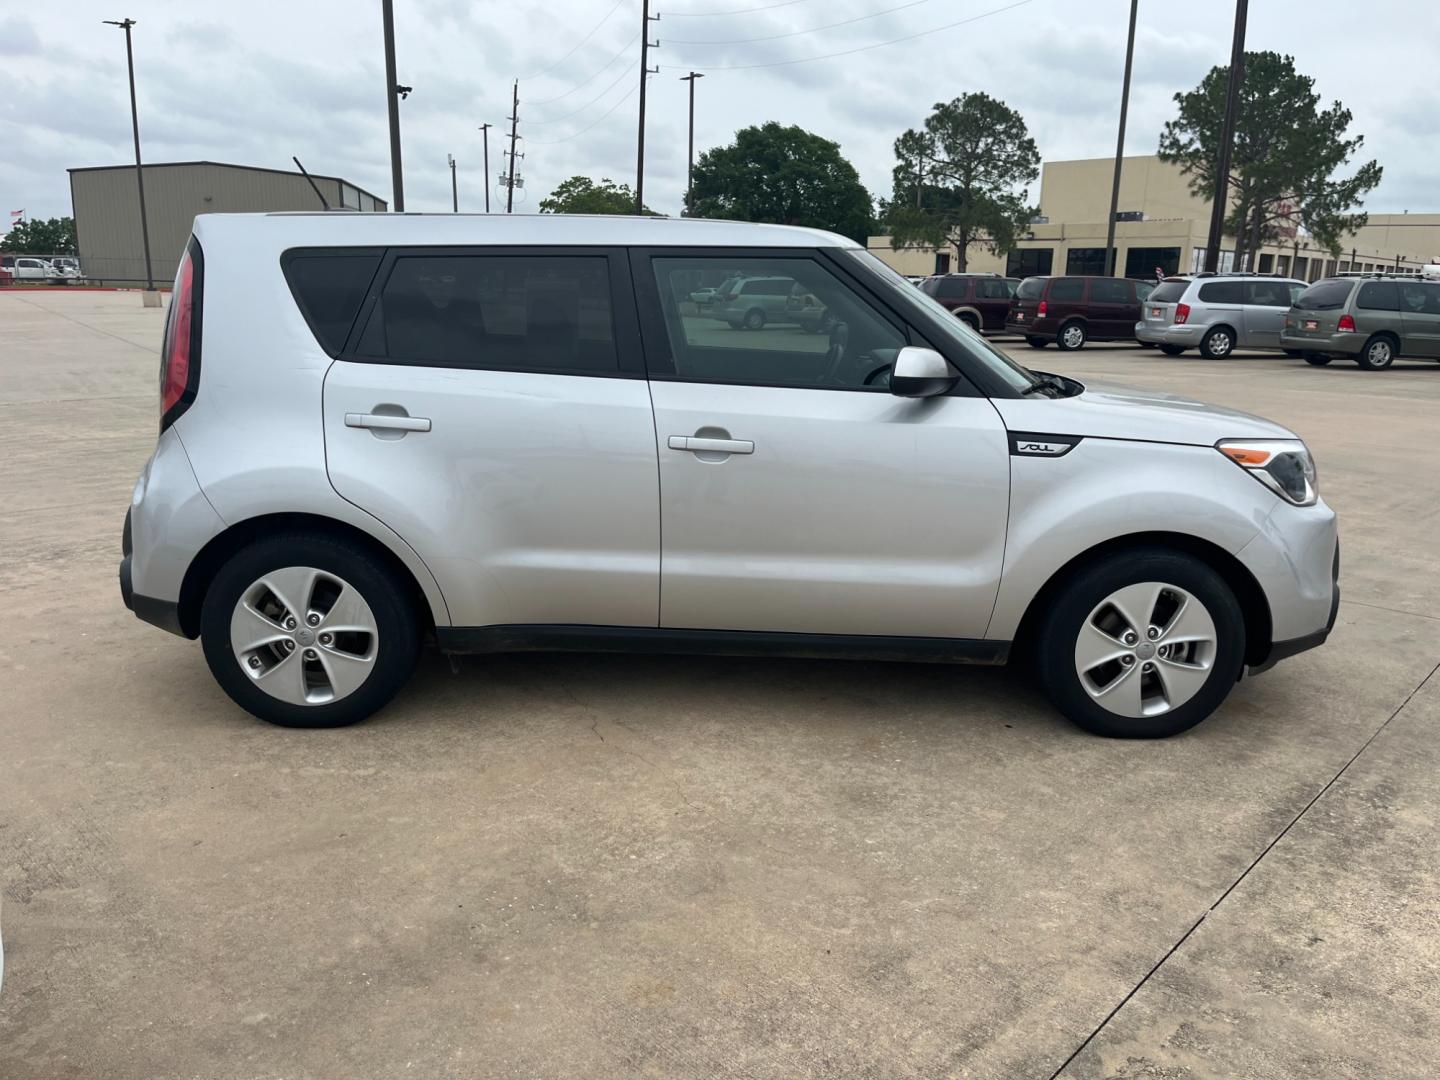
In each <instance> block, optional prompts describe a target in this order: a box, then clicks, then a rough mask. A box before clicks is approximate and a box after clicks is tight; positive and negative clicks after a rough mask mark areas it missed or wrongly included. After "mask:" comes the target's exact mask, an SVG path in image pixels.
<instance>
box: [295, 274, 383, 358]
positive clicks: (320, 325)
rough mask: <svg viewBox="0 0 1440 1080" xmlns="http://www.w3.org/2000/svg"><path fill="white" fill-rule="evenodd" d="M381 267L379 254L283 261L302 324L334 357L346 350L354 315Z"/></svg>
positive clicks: (358, 312)
mask: <svg viewBox="0 0 1440 1080" xmlns="http://www.w3.org/2000/svg"><path fill="white" fill-rule="evenodd" d="M379 267H380V252H378V251H376V252H361V253H359V254H354V255H303V254H296V255H291V256H288V257H287V258H286V259H285V280H286V281H288V282H289V283H290V292H291V293H292V294H293V295H294V297H295V303H296V304H298V305H299V307H300V312H301V314H303V315H304V316H305V321H306V322H308V323H309V324H310V329H311V331H312V332H313V333H314V334H315V338H316V340H317V341H319V342H320V346H321V348H323V349H324V350H325V351H326V352H327V353H329V354H330V355H331V356H335V355H336V354H338V353H339V352H340V350H341V349H343V348H344V347H345V339H346V338H347V337H348V336H349V335H350V327H351V325H352V324H353V323H354V322H355V316H356V315H358V314H360V305H361V304H362V303H364V301H365V294H366V293H367V292H368V291H369V290H370V281H371V279H373V278H374V277H375V271H376V270H377V269H379Z"/></svg>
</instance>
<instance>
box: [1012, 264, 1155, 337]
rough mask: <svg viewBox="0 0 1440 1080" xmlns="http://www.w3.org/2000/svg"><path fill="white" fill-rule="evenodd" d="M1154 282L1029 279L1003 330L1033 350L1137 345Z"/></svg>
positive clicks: (1114, 279)
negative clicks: (1142, 307) (1098, 344)
mask: <svg viewBox="0 0 1440 1080" xmlns="http://www.w3.org/2000/svg"><path fill="white" fill-rule="evenodd" d="M1154 287H1155V286H1154V283H1153V282H1149V281H1133V280H1131V279H1130V278H1117V277H1029V278H1026V279H1025V280H1024V281H1022V282H1020V287H1019V288H1018V289H1016V290H1015V299H1014V300H1013V301H1011V304H1010V314H1009V316H1008V317H1007V318H1006V320H1005V330H1006V332H1007V333H1011V334H1022V335H1024V337H1025V343H1026V344H1027V345H1029V346H1030V347H1031V348H1032V349H1043V348H1044V347H1045V346H1046V345H1048V344H1050V342H1052V341H1053V342H1055V344H1056V345H1057V346H1059V348H1061V349H1064V350H1067V351H1068V350H1070V349H1079V348H1082V347H1083V346H1084V344H1085V343H1086V342H1087V341H1134V340H1135V322H1136V320H1137V319H1139V318H1140V302H1141V301H1142V300H1144V299H1145V298H1146V297H1147V296H1149V295H1150V290H1151V289H1153V288H1154Z"/></svg>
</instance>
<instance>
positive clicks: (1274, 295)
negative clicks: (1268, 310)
mask: <svg viewBox="0 0 1440 1080" xmlns="http://www.w3.org/2000/svg"><path fill="white" fill-rule="evenodd" d="M1245 303H1247V304H1253V305H1255V306H1257V307H1284V308H1288V307H1289V306H1290V286H1289V284H1287V283H1286V282H1284V281H1247V282H1246V283H1245Z"/></svg>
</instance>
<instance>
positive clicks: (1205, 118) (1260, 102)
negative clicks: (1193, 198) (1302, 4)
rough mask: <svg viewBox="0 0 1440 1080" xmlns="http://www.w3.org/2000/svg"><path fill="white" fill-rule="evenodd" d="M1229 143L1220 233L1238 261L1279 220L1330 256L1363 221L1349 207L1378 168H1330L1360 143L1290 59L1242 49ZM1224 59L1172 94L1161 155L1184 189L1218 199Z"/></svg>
mask: <svg viewBox="0 0 1440 1080" xmlns="http://www.w3.org/2000/svg"><path fill="white" fill-rule="evenodd" d="M1242 74H1243V80H1242V82H1241V85H1240V98H1239V111H1238V113H1237V115H1236V121H1235V142H1234V146H1233V149H1232V150H1231V160H1230V177H1229V199H1230V208H1229V214H1228V216H1227V217H1226V221H1225V227H1226V231H1227V232H1228V233H1229V234H1230V235H1232V236H1234V237H1236V245H1235V246H1236V252H1235V256H1236V258H1235V263H1236V266H1237V267H1238V266H1239V265H1240V263H1241V260H1242V259H1243V257H1244V255H1245V253H1246V252H1253V251H1255V250H1256V249H1257V248H1258V247H1260V246H1261V245H1262V244H1264V243H1267V242H1270V241H1273V240H1275V239H1277V238H1278V236H1279V234H1280V230H1281V229H1282V228H1284V227H1285V226H1291V227H1293V226H1295V225H1299V226H1302V227H1303V228H1305V229H1306V230H1307V231H1308V232H1309V233H1310V234H1311V236H1312V237H1313V238H1314V239H1315V240H1317V241H1318V242H1319V243H1320V244H1321V246H1323V247H1325V248H1326V249H1327V250H1329V252H1330V254H1331V255H1339V254H1340V250H1341V241H1342V239H1343V238H1344V237H1345V235H1346V234H1347V233H1350V232H1353V231H1354V230H1356V229H1358V228H1360V227H1361V226H1362V225H1364V224H1365V222H1366V220H1367V216H1366V215H1365V214H1363V213H1356V212H1355V210H1356V208H1357V207H1358V206H1359V205H1360V202H1361V200H1362V199H1363V197H1364V196H1365V194H1366V192H1368V191H1370V190H1371V189H1372V188H1374V187H1375V185H1376V184H1378V183H1379V182H1380V174H1381V168H1380V166H1379V164H1378V163H1376V162H1374V161H1368V162H1366V163H1365V164H1363V165H1361V166H1359V168H1357V169H1355V170H1354V171H1353V172H1351V173H1350V175H1348V176H1345V177H1342V178H1339V179H1337V178H1336V176H1335V174H1336V172H1338V171H1339V170H1341V169H1342V168H1343V167H1345V166H1346V165H1348V164H1349V162H1350V159H1351V158H1352V157H1354V155H1355V152H1356V151H1357V150H1359V149H1360V147H1361V146H1362V145H1364V142H1365V139H1364V136H1362V135H1356V136H1353V137H1351V138H1346V137H1345V134H1346V131H1347V130H1348V128H1349V127H1350V120H1351V115H1350V110H1349V109H1347V108H1345V107H1344V106H1343V105H1341V104H1340V102H1338V101H1336V102H1332V103H1331V105H1330V107H1329V108H1328V109H1322V108H1321V107H1320V104H1321V103H1320V95H1319V94H1317V93H1315V90H1314V86H1315V80H1314V79H1312V78H1310V77H1309V76H1308V75H1301V74H1300V73H1299V72H1297V71H1296V70H1295V61H1294V59H1293V58H1292V57H1289V56H1281V55H1280V54H1279V53H1274V52H1247V53H1246V54H1245V66H1244V69H1243V71H1242ZM1229 77H1230V69H1229V68H1228V67H1215V68H1211V69H1210V73H1209V74H1208V75H1206V76H1205V78H1204V79H1202V80H1201V82H1200V85H1199V86H1197V87H1196V88H1195V89H1194V90H1191V91H1190V92H1189V93H1185V94H1176V95H1175V103H1176V104H1177V105H1178V106H1179V107H1180V110H1179V116H1178V117H1177V118H1176V119H1174V120H1171V121H1170V122H1169V123H1167V124H1166V125H1165V130H1164V131H1163V132H1162V133H1161V135H1160V157H1161V159H1162V160H1164V161H1169V162H1172V163H1174V164H1177V165H1179V166H1180V168H1181V170H1182V171H1183V172H1184V173H1186V174H1187V175H1188V176H1189V177H1190V190H1191V191H1193V192H1194V193H1195V194H1196V195H1199V196H1200V197H1201V198H1205V199H1211V200H1213V199H1214V198H1215V191H1216V182H1215V164H1216V160H1217V158H1218V157H1219V155H1220V132H1221V128H1222V126H1223V123H1224V117H1225V88H1226V83H1227V82H1228V80H1229Z"/></svg>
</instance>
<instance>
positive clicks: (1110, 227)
mask: <svg viewBox="0 0 1440 1080" xmlns="http://www.w3.org/2000/svg"><path fill="white" fill-rule="evenodd" d="M1139 7H1140V0H1130V36H1129V37H1128V38H1127V39H1126V41H1125V79H1124V81H1123V82H1122V83H1121V86H1120V134H1119V135H1118V136H1116V138H1115V178H1114V180H1112V181H1111V183H1110V218H1109V223H1108V224H1107V225H1106V226H1105V276H1106V277H1111V276H1113V275H1114V273H1115V214H1116V212H1117V211H1118V210H1119V209H1120V162H1121V160H1122V159H1123V158H1124V156H1125V116H1126V114H1127V113H1128V112H1129V111H1130V66H1131V63H1132V62H1133V61H1134V59H1135V14H1136V10H1137V9H1138V8H1139Z"/></svg>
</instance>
